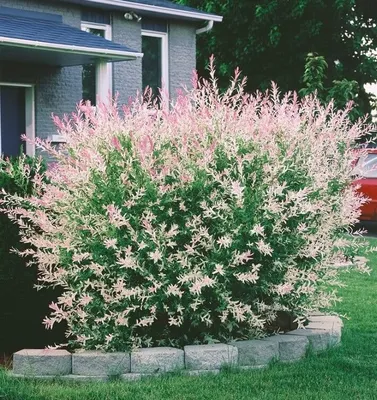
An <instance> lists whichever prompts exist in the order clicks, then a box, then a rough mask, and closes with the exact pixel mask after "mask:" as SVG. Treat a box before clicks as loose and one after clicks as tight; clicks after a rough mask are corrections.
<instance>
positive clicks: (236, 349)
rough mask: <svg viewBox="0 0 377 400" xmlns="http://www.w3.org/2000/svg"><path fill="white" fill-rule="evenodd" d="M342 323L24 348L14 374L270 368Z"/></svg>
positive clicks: (332, 341)
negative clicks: (226, 335) (185, 342)
mask: <svg viewBox="0 0 377 400" xmlns="http://www.w3.org/2000/svg"><path fill="white" fill-rule="evenodd" d="M342 327H343V322H342V320H341V319H340V318H339V317H337V316H331V315H323V314H320V313H316V314H315V315H312V316H311V317H310V318H309V324H308V325H307V326H306V327H305V329H296V330H294V331H291V332H288V333H286V334H283V335H275V336H270V337H266V338H263V339H255V340H245V341H239V342H231V343H230V344H208V345H190V346H185V347H184V350H180V349H176V348H172V347H155V348H144V349H139V350H136V351H134V352H132V353H131V354H129V353H121V352H118V353H103V352H99V351H81V352H77V353H74V354H72V355H71V354H70V353H69V352H67V351H66V350H49V349H46V350H27V349H25V350H21V351H18V352H17V353H15V354H14V356H13V373H11V376H14V377H25V378H34V379H54V378H55V377H58V378H61V379H65V380H75V381H79V382H80V381H83V382H85V381H91V380H107V379H109V378H110V379H111V376H117V377H119V378H120V379H123V380H128V381H131V380H136V379H141V378H143V377H148V376H156V375H160V374H162V373H164V372H170V371H180V370H182V372H183V373H184V374H185V375H201V374H205V373H209V374H210V373H219V372H220V370H221V368H222V367H224V366H234V367H236V368H239V369H241V370H244V369H256V368H263V367H266V366H267V365H268V364H269V363H270V362H271V361H273V360H277V361H281V362H294V361H298V360H300V359H302V358H304V357H305V356H306V353H307V351H308V349H309V348H311V349H312V350H313V351H314V352H320V351H324V350H326V349H328V348H330V347H333V346H335V345H338V344H339V343H340V339H341V333H342Z"/></svg>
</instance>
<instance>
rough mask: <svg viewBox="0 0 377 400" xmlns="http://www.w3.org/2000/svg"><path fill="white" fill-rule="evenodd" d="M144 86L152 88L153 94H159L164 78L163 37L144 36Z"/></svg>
mask: <svg viewBox="0 0 377 400" xmlns="http://www.w3.org/2000/svg"><path fill="white" fill-rule="evenodd" d="M142 39H143V43H142V51H143V53H144V56H143V61H142V63H143V88H144V89H145V88H146V87H147V86H149V87H150V88H152V91H153V94H154V95H155V96H156V95H158V94H159V92H158V89H159V88H161V80H162V39H161V38H158V37H153V36H143V38H142Z"/></svg>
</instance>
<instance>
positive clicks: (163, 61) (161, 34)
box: [141, 29, 170, 92]
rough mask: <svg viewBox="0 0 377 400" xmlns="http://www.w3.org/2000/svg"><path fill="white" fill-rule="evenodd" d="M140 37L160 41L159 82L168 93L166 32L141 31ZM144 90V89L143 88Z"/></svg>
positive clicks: (167, 42)
mask: <svg viewBox="0 0 377 400" xmlns="http://www.w3.org/2000/svg"><path fill="white" fill-rule="evenodd" d="M141 35H142V36H151V37H157V38H160V39H161V64H162V65H161V75H162V76H161V80H162V82H161V83H162V86H163V88H166V89H167V91H168V92H170V87H169V35H168V33H167V32H156V31H150V30H146V29H143V30H142V31H141ZM143 89H144V88H143Z"/></svg>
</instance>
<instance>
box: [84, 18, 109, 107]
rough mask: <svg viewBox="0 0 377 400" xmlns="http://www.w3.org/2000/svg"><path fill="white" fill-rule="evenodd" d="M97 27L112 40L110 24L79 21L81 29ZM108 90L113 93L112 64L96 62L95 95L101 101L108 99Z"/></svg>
mask: <svg viewBox="0 0 377 400" xmlns="http://www.w3.org/2000/svg"><path fill="white" fill-rule="evenodd" d="M89 29H98V30H102V31H104V33H105V35H104V38H105V39H107V40H112V36H113V35H112V29H111V25H108V24H98V23H95V22H85V21H82V22H81V30H83V31H87V30H89ZM109 92H110V94H111V96H112V95H113V64H112V63H107V62H105V61H99V62H97V63H96V97H97V98H99V100H101V101H103V102H107V101H108V96H109Z"/></svg>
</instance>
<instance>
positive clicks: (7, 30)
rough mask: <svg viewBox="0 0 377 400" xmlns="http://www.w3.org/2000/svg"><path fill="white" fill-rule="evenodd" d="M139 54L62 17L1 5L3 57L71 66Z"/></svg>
mask: <svg viewBox="0 0 377 400" xmlns="http://www.w3.org/2000/svg"><path fill="white" fill-rule="evenodd" d="M138 57H142V54H141V53H138V52H136V51H134V50H132V49H130V48H128V47H126V46H123V45H120V44H117V43H114V42H112V41H110V40H106V39H104V38H102V37H99V36H96V35H93V34H91V33H88V32H84V31H82V30H81V29H79V28H75V27H72V26H69V25H66V24H63V23H62V22H61V20H59V19H56V18H46V19H45V18H37V17H35V18H34V17H30V18H28V17H25V16H22V15H9V14H8V13H6V12H4V13H2V12H1V8H0V61H18V62H26V63H34V64H44V65H53V66H70V65H83V64H89V63H93V62H96V61H99V60H102V61H124V60H132V59H135V58H138Z"/></svg>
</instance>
